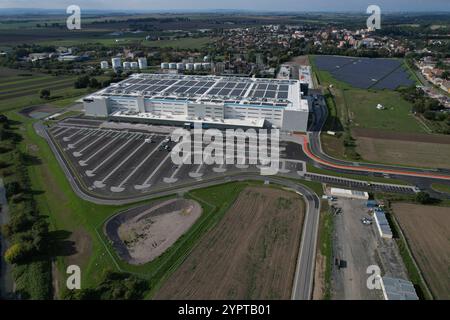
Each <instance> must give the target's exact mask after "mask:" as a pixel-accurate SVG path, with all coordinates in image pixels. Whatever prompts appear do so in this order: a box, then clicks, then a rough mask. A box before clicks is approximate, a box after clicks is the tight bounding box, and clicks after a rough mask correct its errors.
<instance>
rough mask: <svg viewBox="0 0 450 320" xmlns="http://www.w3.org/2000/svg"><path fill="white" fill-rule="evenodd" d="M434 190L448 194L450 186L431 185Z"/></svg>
mask: <svg viewBox="0 0 450 320" xmlns="http://www.w3.org/2000/svg"><path fill="white" fill-rule="evenodd" d="M431 187H432V188H433V189H434V190H436V191H439V192H444V193H448V194H450V185H447V184H441V183H433V184H432V186H431Z"/></svg>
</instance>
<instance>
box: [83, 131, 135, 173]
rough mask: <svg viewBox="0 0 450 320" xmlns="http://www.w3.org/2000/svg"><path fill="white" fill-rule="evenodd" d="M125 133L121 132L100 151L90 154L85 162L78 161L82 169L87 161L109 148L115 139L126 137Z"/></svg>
mask: <svg viewBox="0 0 450 320" xmlns="http://www.w3.org/2000/svg"><path fill="white" fill-rule="evenodd" d="M127 134H128V133H127V132H122V133H120V134H119V135H118V136H115V137H114V138H113V139H112V140H111V141H110V142H108V143H107V144H105V145H104V146H103V147H101V148H100V149H98V150H97V151H96V152H94V153H93V154H91V155H90V156H89V158H87V159H86V160H81V161H79V164H80V165H81V166H82V167H84V166H86V165H87V163H88V162H89V160H91V159H92V158H93V157H95V156H96V155H97V154H99V153H100V152H102V151H103V150H105V149H106V148H107V147H109V146H110V145H111V144H112V143H113V142H114V141H116V140H117V139H119V138H121V137H122V136H124V135H127Z"/></svg>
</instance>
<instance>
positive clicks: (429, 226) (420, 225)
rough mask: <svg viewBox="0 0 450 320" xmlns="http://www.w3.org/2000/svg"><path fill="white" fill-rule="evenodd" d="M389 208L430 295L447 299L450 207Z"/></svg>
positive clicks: (449, 286) (449, 287) (399, 205)
mask: <svg viewBox="0 0 450 320" xmlns="http://www.w3.org/2000/svg"><path fill="white" fill-rule="evenodd" d="M392 209H393V211H394V214H395V217H396V218H397V221H398V223H399V224H400V227H401V229H402V230H403V233H404V234H405V237H406V239H407V241H408V245H409V247H410V249H411V251H412V253H413V255H414V258H415V260H416V262H417V264H418V265H419V268H420V269H421V270H422V273H423V276H424V278H425V280H426V282H427V283H428V285H429V287H430V289H431V291H432V293H433V295H435V296H436V297H437V298H438V299H446V300H448V299H450V268H449V262H450V208H448V207H436V206H422V205H416V204H408V203H394V204H393V206H392Z"/></svg>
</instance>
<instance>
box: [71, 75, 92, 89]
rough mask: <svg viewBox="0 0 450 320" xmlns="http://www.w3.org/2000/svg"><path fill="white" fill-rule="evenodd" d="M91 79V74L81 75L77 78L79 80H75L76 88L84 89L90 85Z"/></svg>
mask: <svg viewBox="0 0 450 320" xmlns="http://www.w3.org/2000/svg"><path fill="white" fill-rule="evenodd" d="M90 81H91V79H90V78H89V76H81V77H79V78H78V79H77V81H75V83H74V86H75V89H83V88H87V87H88V86H89V83H90Z"/></svg>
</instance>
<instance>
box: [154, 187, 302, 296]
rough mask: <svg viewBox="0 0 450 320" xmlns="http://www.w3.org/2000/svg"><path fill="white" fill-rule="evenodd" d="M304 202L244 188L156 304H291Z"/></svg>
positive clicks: (291, 195)
mask: <svg viewBox="0 0 450 320" xmlns="http://www.w3.org/2000/svg"><path fill="white" fill-rule="evenodd" d="M303 220H304V203H303V201H302V199H301V198H300V196H299V195H297V194H295V193H293V192H289V191H284V190H280V189H275V188H266V187H248V188H246V189H244V191H242V192H241V194H240V195H239V197H238V199H237V200H236V201H235V203H234V204H233V206H232V207H231V208H230V209H229V211H228V212H227V213H226V214H225V216H224V217H223V219H222V220H221V221H220V222H219V223H218V225H216V226H215V227H214V228H213V229H212V230H210V231H209V232H208V233H207V234H206V235H205V236H204V237H203V238H202V239H201V240H200V243H199V244H198V245H197V246H196V247H195V248H194V249H193V251H192V252H191V254H190V255H189V257H188V258H187V259H186V260H185V261H184V262H183V264H182V265H181V266H180V267H179V268H178V269H177V270H176V271H175V273H174V274H173V275H172V276H171V277H170V278H169V279H168V280H167V281H166V283H165V284H164V285H163V286H162V287H161V289H160V290H159V291H158V292H157V294H156V296H155V298H156V299H194V300H195V299H290V297H291V290H292V283H293V280H294V273H295V268H296V262H297V256H298V249H299V245H300V238H301V230H302V225H303Z"/></svg>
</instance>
